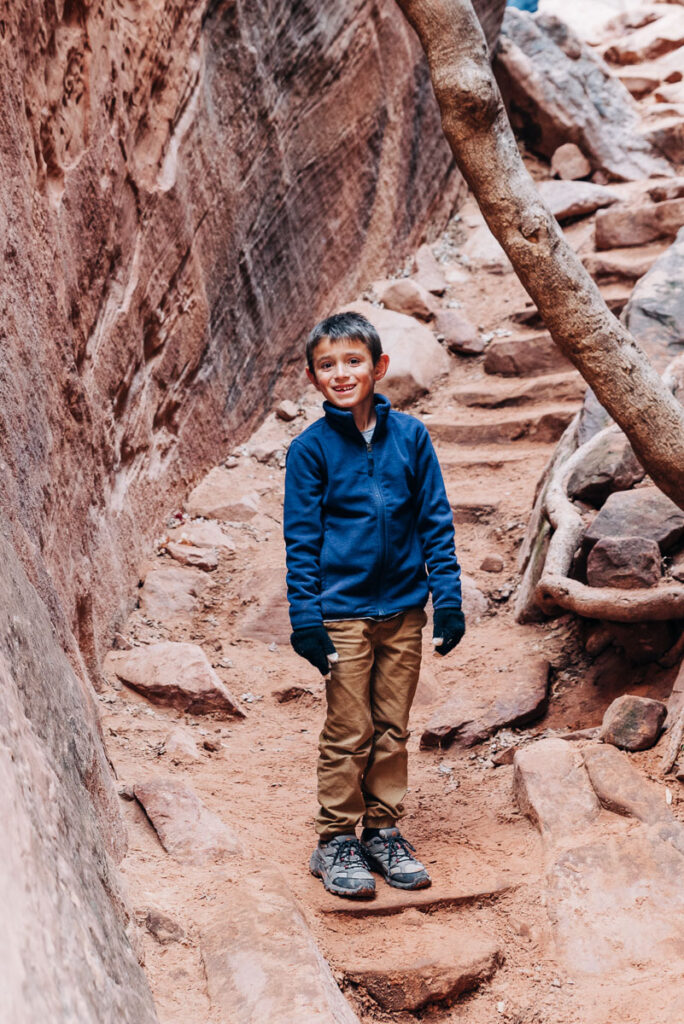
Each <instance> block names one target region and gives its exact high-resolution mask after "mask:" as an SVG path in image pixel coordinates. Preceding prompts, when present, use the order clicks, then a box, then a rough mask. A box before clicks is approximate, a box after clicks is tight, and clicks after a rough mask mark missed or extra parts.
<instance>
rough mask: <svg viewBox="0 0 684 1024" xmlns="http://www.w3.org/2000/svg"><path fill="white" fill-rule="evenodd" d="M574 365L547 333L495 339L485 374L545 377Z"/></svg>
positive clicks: (490, 349)
mask: <svg viewBox="0 0 684 1024" xmlns="http://www.w3.org/2000/svg"><path fill="white" fill-rule="evenodd" d="M572 368H573V367H572V364H571V363H570V362H569V360H567V359H566V358H565V356H564V355H563V353H562V352H561V350H560V349H559V348H558V346H557V345H556V344H555V342H554V341H553V339H552V338H551V335H550V334H548V333H546V332H539V333H537V334H529V335H524V336H523V337H513V338H495V339H494V341H492V343H491V344H490V346H489V348H488V349H487V354H486V355H485V358H484V371H485V373H491V374H497V375H498V376H500V377H541V376H543V375H545V374H550V373H554V374H555V373H561V372H566V373H567V372H568V371H569V370H572Z"/></svg>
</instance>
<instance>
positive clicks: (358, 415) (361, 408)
mask: <svg viewBox="0 0 684 1024" xmlns="http://www.w3.org/2000/svg"><path fill="white" fill-rule="evenodd" d="M352 416H353V417H354V423H355V424H356V426H357V427H358V429H359V430H370V428H371V427H374V426H375V422H376V419H377V416H376V415H375V404H374V402H373V395H370V396H369V398H367V399H366V401H364V402H362V403H361V404H360V405H355V406H354V408H353V409H352Z"/></svg>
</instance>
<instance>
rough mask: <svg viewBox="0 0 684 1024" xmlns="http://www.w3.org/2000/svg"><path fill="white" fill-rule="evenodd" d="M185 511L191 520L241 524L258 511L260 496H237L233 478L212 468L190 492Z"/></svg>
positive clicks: (218, 468)
mask: <svg viewBox="0 0 684 1024" xmlns="http://www.w3.org/2000/svg"><path fill="white" fill-rule="evenodd" d="M185 509H186V512H187V513H188V515H190V516H202V517H203V518H205V519H224V520H230V521H233V522H236V523H244V522H247V521H248V520H250V519H253V518H254V516H255V515H256V514H257V512H258V511H259V496H258V494H255V493H249V494H242V495H241V494H236V492H235V477H234V476H233V475H232V474H231V472H230V470H228V469H224V468H223V467H222V466H215V467H214V468H213V469H212V470H210V472H209V473H208V474H207V475H206V476H205V478H204V479H203V480H201V481H200V483H198V485H197V487H195V489H194V490H193V491H192V492H191V494H190V497H189V498H188V500H187V501H186V503H185Z"/></svg>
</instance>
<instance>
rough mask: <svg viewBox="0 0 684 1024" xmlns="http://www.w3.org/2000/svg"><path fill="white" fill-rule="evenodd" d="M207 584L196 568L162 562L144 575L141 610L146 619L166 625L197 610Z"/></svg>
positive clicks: (181, 619) (205, 578)
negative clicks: (162, 563) (158, 566)
mask: <svg viewBox="0 0 684 1024" xmlns="http://www.w3.org/2000/svg"><path fill="white" fill-rule="evenodd" d="M207 586H208V580H207V577H206V575H205V574H204V573H203V572H201V571H200V570H199V569H192V568H189V567H188V568H182V567H181V566H175V565H164V566H162V567H161V568H159V569H154V570H153V571H152V572H149V573H148V574H147V576H146V577H145V582H144V584H143V587H142V589H141V591H140V610H141V612H142V613H143V615H145V616H146V617H147V618H149V619H152V620H155V621H158V622H163V623H165V624H167V625H171V624H174V623H176V622H179V621H184V620H185V619H186V618H188V617H189V616H190V615H192V614H193V612H195V611H196V610H197V607H198V604H199V600H200V598H201V597H202V595H203V594H204V592H205V590H206V588H207Z"/></svg>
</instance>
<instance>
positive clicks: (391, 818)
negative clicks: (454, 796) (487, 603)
mask: <svg viewBox="0 0 684 1024" xmlns="http://www.w3.org/2000/svg"><path fill="white" fill-rule="evenodd" d="M426 621H427V616H426V615H425V612H424V611H423V610H422V609H421V608H414V609H411V611H408V612H405V614H404V615H402V616H401V617H400V618H398V619H389V620H387V622H382V623H377V624H375V626H376V628H375V630H374V633H375V635H374V654H375V659H374V664H373V670H372V676H371V686H370V703H371V714H372V719H373V744H372V749H371V753H370V757H369V759H368V766H367V768H366V772H365V775H364V778H363V792H364V798H365V805H366V809H365V813H364V817H363V823H364V825H368V826H369V827H371V828H386V827H387V826H390V825H393V824H394V822H395V821H398V819H399V818H401V817H402V816H403V814H404V807H403V804H402V800H403V799H404V796H405V795H406V789H407V786H408V752H407V749H406V745H407V743H408V738H409V735H410V733H409V731H408V720H409V712H410V710H411V705H412V703H413V698H414V696H415V692H416V686H417V685H418V676H419V675H420V659H421V649H422V630H423V626H424V625H425V623H426Z"/></svg>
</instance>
